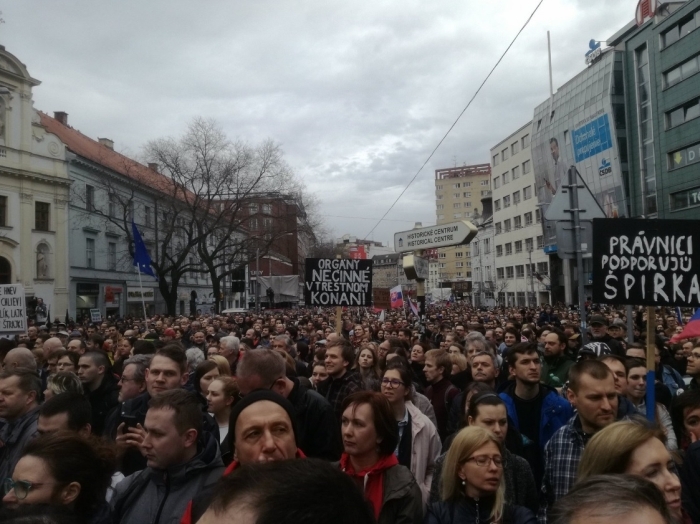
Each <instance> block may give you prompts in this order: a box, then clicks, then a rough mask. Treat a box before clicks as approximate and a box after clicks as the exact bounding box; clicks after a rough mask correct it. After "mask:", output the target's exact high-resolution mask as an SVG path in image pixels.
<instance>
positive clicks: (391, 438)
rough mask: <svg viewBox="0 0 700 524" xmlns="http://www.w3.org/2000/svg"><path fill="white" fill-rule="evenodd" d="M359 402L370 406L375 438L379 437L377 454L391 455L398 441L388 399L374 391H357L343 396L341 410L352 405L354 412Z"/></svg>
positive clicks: (395, 424) (397, 427)
mask: <svg viewBox="0 0 700 524" xmlns="http://www.w3.org/2000/svg"><path fill="white" fill-rule="evenodd" d="M361 404H368V405H369V406H370V407H371V408H372V419H373V422H374V430H375V431H376V432H377V438H378V439H381V440H380V441H379V445H378V447H379V454H380V455H382V456H388V455H391V454H392V453H393V452H394V450H395V449H396V446H397V444H398V443H399V425H398V423H397V422H396V418H394V412H393V411H392V409H391V405H390V404H389V401H388V400H387V399H386V397H385V396H384V395H382V394H381V393H378V392H376V391H358V392H357V393H353V394H352V395H348V396H347V397H345V400H343V405H342V411H343V412H345V410H346V409H347V408H348V407H349V406H354V407H353V412H354V411H355V409H357V406H359V405H361Z"/></svg>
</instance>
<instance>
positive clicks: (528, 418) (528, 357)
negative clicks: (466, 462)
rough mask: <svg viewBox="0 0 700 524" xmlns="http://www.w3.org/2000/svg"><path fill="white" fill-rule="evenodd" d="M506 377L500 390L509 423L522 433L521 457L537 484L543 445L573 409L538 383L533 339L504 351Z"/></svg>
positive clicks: (540, 475) (537, 364)
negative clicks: (509, 376) (507, 373)
mask: <svg viewBox="0 0 700 524" xmlns="http://www.w3.org/2000/svg"><path fill="white" fill-rule="evenodd" d="M506 362H507V363H508V371H509V373H510V375H511V376H512V377H514V378H515V380H514V381H510V382H509V383H508V385H507V386H506V388H505V389H504V390H503V391H502V393H501V394H500V397H501V398H502V399H503V402H505V404H506V409H507V411H508V417H509V418H510V422H511V423H512V424H513V427H514V428H515V429H517V430H518V431H520V433H521V434H522V437H523V447H524V453H525V454H524V458H525V459H526V460H527V461H528V463H529V464H530V468H531V469H532V474H533V475H534V477H535V481H536V482H537V484H538V485H540V483H541V482H542V472H543V462H542V457H543V454H544V447H545V445H546V444H547V442H549V439H550V438H552V435H554V433H555V432H556V431H557V430H558V429H559V428H560V427H562V426H563V425H564V424H566V423H567V422H568V421H569V419H570V418H571V417H572V416H573V414H574V412H573V410H572V409H571V404H569V403H568V402H567V401H566V400H565V399H563V398H562V397H560V396H559V394H558V393H557V391H556V390H555V389H554V388H552V387H549V386H546V385H545V384H542V383H540V378H541V373H542V363H541V361H540V355H539V353H538V351H537V343H536V342H519V343H518V344H514V345H513V346H512V347H511V348H510V349H509V350H508V353H506Z"/></svg>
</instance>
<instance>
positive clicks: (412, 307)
mask: <svg viewBox="0 0 700 524" xmlns="http://www.w3.org/2000/svg"><path fill="white" fill-rule="evenodd" d="M408 305H409V306H411V311H413V314H414V315H415V316H417V317H420V312H419V311H418V304H416V303H414V302H413V300H411V299H410V298H409V299H408Z"/></svg>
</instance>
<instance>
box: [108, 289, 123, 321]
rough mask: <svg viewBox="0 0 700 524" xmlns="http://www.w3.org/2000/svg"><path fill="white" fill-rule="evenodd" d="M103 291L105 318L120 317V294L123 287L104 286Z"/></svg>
mask: <svg viewBox="0 0 700 524" xmlns="http://www.w3.org/2000/svg"><path fill="white" fill-rule="evenodd" d="M103 289H104V301H105V314H106V316H107V318H110V317H112V318H114V317H121V316H122V315H121V305H122V294H123V292H124V287H123V286H115V285H105V286H104V287H103Z"/></svg>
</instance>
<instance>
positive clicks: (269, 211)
mask: <svg viewBox="0 0 700 524" xmlns="http://www.w3.org/2000/svg"><path fill="white" fill-rule="evenodd" d="M262 212H263V213H264V214H266V215H270V214H272V204H263V205H262Z"/></svg>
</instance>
